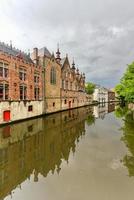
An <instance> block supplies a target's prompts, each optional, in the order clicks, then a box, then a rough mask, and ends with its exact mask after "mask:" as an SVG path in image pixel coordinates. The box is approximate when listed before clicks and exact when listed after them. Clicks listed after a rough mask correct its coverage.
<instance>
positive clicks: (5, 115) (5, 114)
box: [3, 110, 10, 122]
mask: <svg viewBox="0 0 134 200" xmlns="http://www.w3.org/2000/svg"><path fill="white" fill-rule="evenodd" d="M3 120H4V121H6V122H8V121H10V110H6V111H4V112H3Z"/></svg>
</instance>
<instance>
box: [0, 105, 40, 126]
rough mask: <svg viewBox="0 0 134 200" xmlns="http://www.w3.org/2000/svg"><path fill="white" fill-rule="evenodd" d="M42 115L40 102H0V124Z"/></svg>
mask: <svg viewBox="0 0 134 200" xmlns="http://www.w3.org/2000/svg"><path fill="white" fill-rule="evenodd" d="M42 114H43V102H42V101H13V102H10V101H4V102H0V124H2V123H7V122H11V121H17V120H21V119H27V118H31V117H35V116H39V115H42Z"/></svg>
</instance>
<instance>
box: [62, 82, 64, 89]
mask: <svg viewBox="0 0 134 200" xmlns="http://www.w3.org/2000/svg"><path fill="white" fill-rule="evenodd" d="M62 89H64V80H62Z"/></svg>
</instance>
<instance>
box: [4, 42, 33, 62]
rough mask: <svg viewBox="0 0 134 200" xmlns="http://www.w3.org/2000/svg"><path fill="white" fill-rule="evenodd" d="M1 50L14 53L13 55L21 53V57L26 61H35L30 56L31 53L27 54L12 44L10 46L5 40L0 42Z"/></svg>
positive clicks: (10, 53)
mask: <svg viewBox="0 0 134 200" xmlns="http://www.w3.org/2000/svg"><path fill="white" fill-rule="evenodd" d="M0 51H2V52H4V53H7V54H9V55H12V56H18V55H20V54H21V57H22V58H23V59H24V60H25V61H26V62H29V63H33V61H32V59H31V58H30V56H29V55H27V54H26V53H24V52H22V51H20V50H19V49H16V48H12V46H9V45H7V44H5V43H3V42H0Z"/></svg>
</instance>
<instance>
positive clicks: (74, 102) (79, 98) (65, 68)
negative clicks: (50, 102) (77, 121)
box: [61, 56, 87, 109]
mask: <svg viewBox="0 0 134 200" xmlns="http://www.w3.org/2000/svg"><path fill="white" fill-rule="evenodd" d="M86 102H87V98H86V93H85V74H82V73H81V74H80V73H79V69H78V68H77V69H76V68H75V63H74V61H73V63H72V66H71V65H70V62H69V59H68V56H66V57H65V58H64V59H62V60H61V107H62V109H70V108H74V107H80V106H83V105H85V104H86Z"/></svg>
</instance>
